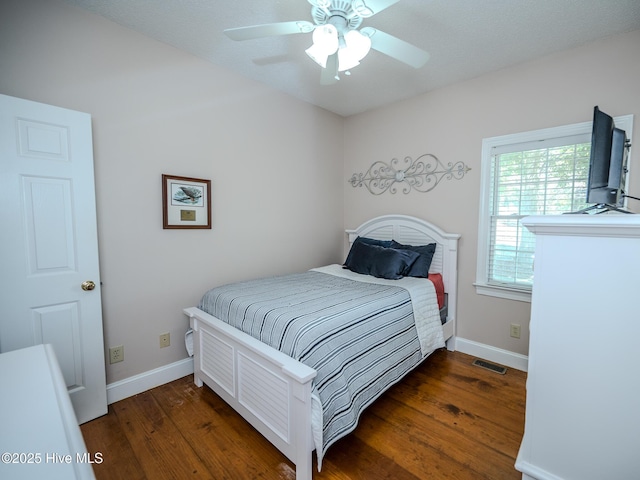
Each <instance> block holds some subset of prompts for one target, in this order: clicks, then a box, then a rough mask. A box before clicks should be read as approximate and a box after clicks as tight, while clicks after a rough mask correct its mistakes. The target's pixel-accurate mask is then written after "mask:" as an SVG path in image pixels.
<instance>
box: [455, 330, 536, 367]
mask: <svg viewBox="0 0 640 480" xmlns="http://www.w3.org/2000/svg"><path fill="white" fill-rule="evenodd" d="M455 349H456V350H457V351H459V352H462V353H466V354H467V355H472V356H474V357H479V358H482V359H483V360H488V361H489V362H493V363H499V364H500V365H504V366H505V367H511V368H515V369H516V370H522V371H523V372H527V371H528V368H529V357H527V356H526V355H522V354H520V353H515V352H510V351H509V350H503V349H501V348H496V347H492V346H491V345H485V344H484V343H478V342H474V341H473V340H467V339H465V338H460V337H456V339H455Z"/></svg>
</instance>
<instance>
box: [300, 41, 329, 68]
mask: <svg viewBox="0 0 640 480" xmlns="http://www.w3.org/2000/svg"><path fill="white" fill-rule="evenodd" d="M305 53H306V54H307V55H309V58H311V60H313V61H314V62H316V63H317V64H318V65H320V66H321V67H322V68H327V59H328V58H329V53H327V52H326V50H325V49H324V48H322V47H320V46H318V45H317V44H315V43H314V44H313V45H311V46H310V47H309V48H307V49H306V50H305Z"/></svg>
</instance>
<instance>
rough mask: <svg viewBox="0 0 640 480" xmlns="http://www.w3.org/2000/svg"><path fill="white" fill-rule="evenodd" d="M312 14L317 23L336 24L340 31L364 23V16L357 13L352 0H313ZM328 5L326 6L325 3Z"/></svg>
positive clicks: (351, 28)
mask: <svg viewBox="0 0 640 480" xmlns="http://www.w3.org/2000/svg"><path fill="white" fill-rule="evenodd" d="M310 3H312V5H313V7H311V16H312V17H313V21H314V22H315V23H316V25H325V24H327V23H329V24H331V25H334V26H335V27H336V28H337V29H338V32H340V33H343V32H345V31H347V30H355V29H357V28H358V27H359V26H360V25H361V24H362V17H360V16H359V15H357V14H356V13H355V11H354V10H353V8H352V2H351V1H350V0H333V1H331V2H322V1H320V2H317V1H311V0H310ZM327 3H328V4H329V5H328V6H326V7H325V6H324V5H325V4H327Z"/></svg>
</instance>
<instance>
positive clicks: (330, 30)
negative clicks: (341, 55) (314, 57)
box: [312, 24, 338, 55]
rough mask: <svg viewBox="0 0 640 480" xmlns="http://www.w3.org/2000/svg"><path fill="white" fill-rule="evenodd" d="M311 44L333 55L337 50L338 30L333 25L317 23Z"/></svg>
mask: <svg viewBox="0 0 640 480" xmlns="http://www.w3.org/2000/svg"><path fill="white" fill-rule="evenodd" d="M312 38H313V46H314V47H317V48H319V49H322V50H324V51H326V52H327V55H333V54H334V53H336V50H338V30H337V29H336V27H335V26H333V25H330V24H327V25H318V26H317V27H316V28H315V30H314V31H313V35H312Z"/></svg>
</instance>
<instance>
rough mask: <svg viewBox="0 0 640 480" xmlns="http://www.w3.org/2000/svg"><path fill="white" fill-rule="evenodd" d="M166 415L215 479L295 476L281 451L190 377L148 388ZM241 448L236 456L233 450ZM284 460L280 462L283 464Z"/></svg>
mask: <svg viewBox="0 0 640 480" xmlns="http://www.w3.org/2000/svg"><path fill="white" fill-rule="evenodd" d="M152 394H153V396H154V398H155V399H156V401H157V402H158V404H159V405H160V406H161V407H162V408H163V410H164V412H165V413H166V415H167V416H168V417H169V418H170V419H171V420H172V421H173V423H174V424H175V425H176V427H177V428H178V429H179V430H180V431H181V432H182V436H183V438H184V439H185V441H186V442H187V443H188V444H189V446H190V447H191V448H192V449H193V451H194V452H195V453H196V454H197V455H198V457H199V458H200V459H201V460H202V461H203V462H204V463H205V464H206V465H207V468H208V469H209V471H210V472H211V473H212V474H213V475H214V476H215V478H217V479H226V478H228V479H235V478H242V477H245V476H246V477H247V478H270V476H272V475H273V472H275V471H280V472H281V474H280V476H279V477H278V478H288V477H290V476H291V475H293V477H295V471H294V470H293V468H292V466H291V465H290V464H287V463H286V462H283V460H284V458H283V456H282V454H281V453H280V452H279V451H278V450H277V449H276V448H275V447H273V446H272V445H271V444H270V443H269V442H266V441H265V440H264V438H263V437H262V436H261V435H260V434H259V433H258V432H257V431H256V430H254V429H253V427H251V426H250V425H249V424H248V423H247V422H246V421H245V420H244V419H242V417H240V416H239V415H237V414H236V413H235V412H234V411H233V410H232V409H231V408H230V407H229V406H228V405H226V404H225V403H224V402H223V401H222V399H220V397H218V396H217V395H216V394H214V393H213V392H212V391H211V390H208V389H205V390H204V391H200V389H198V388H197V387H196V386H195V385H194V383H193V380H192V379H191V378H188V377H185V378H184V379H180V380H178V381H176V382H172V383H171V384H169V385H167V386H165V387H163V388H156V389H154V390H152ZM238 450H241V451H243V452H244V453H243V455H241V456H236V455H235V452H237V451H238ZM283 463H284V465H283Z"/></svg>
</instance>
